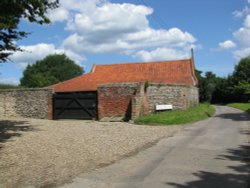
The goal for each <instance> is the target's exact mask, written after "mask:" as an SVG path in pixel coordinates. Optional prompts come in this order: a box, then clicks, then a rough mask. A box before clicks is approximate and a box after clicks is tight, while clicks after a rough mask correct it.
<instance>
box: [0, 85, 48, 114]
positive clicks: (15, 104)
mask: <svg viewBox="0 0 250 188" xmlns="http://www.w3.org/2000/svg"><path fill="white" fill-rule="evenodd" d="M52 93H53V90H52V89H47V88H41V89H10V90H0V115H2V116H6V117H29V118H39V119H51V116H52V102H51V100H52Z"/></svg>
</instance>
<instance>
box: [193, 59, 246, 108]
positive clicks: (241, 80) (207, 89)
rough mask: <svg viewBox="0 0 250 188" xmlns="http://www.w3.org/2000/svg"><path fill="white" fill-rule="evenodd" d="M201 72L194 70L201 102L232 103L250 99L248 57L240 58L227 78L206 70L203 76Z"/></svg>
mask: <svg viewBox="0 0 250 188" xmlns="http://www.w3.org/2000/svg"><path fill="white" fill-rule="evenodd" d="M201 73H202V72H201V71H198V70H196V76H197V78H198V80H199V85H198V87H199V94H200V101H201V102H204V101H205V102H212V103H232V102H248V101H249V100H250V57H247V58H244V59H242V60H241V61H240V62H239V64H238V65H236V66H235V69H234V72H233V73H232V75H229V76H228V77H227V78H220V77H217V76H216V75H215V74H213V73H212V72H206V73H205V77H203V76H202V75H201Z"/></svg>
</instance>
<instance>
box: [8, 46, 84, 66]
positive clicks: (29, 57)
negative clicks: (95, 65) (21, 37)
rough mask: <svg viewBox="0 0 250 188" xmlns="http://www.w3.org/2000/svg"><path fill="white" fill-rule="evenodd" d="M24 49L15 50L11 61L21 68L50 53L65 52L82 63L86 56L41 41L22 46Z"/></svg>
mask: <svg viewBox="0 0 250 188" xmlns="http://www.w3.org/2000/svg"><path fill="white" fill-rule="evenodd" d="M20 47H21V49H23V50H24V51H22V52H20V51H18V52H15V53H14V54H13V55H11V57H10V59H11V61H13V62H15V63H18V64H17V66H18V67H19V68H25V67H26V66H27V65H28V64H30V63H34V62H36V61H37V60H41V59H43V58H44V57H46V56H47V55H50V54H63V53H65V54H66V55H67V56H68V57H69V58H71V59H72V60H74V61H75V62H76V63H77V64H80V63H81V61H83V60H84V57H82V56H80V55H78V54H76V53H74V52H72V51H70V50H64V49H60V48H56V47H55V46H54V44H46V43H39V44H36V45H30V46H20Z"/></svg>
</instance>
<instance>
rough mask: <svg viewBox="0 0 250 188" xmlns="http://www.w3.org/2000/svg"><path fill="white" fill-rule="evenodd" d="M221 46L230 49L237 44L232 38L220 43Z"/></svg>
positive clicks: (223, 48)
mask: <svg viewBox="0 0 250 188" xmlns="http://www.w3.org/2000/svg"><path fill="white" fill-rule="evenodd" d="M219 47H220V49H222V50H228V49H232V48H235V47H236V44H235V43H234V42H233V41H231V40H226V41H224V42H221V43H219Z"/></svg>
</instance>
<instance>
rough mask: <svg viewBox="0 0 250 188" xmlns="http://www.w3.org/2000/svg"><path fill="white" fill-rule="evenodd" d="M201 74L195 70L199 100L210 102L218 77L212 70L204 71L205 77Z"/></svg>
mask: <svg viewBox="0 0 250 188" xmlns="http://www.w3.org/2000/svg"><path fill="white" fill-rule="evenodd" d="M201 74H202V72H201V71H199V70H196V77H197V79H198V83H199V84H198V88H199V96H200V101H201V102H211V100H212V96H213V93H214V91H215V88H216V85H217V82H218V79H219V78H218V77H216V75H215V74H214V73H212V72H206V73H205V77H202V75H201Z"/></svg>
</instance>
